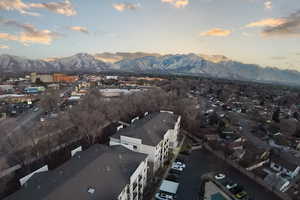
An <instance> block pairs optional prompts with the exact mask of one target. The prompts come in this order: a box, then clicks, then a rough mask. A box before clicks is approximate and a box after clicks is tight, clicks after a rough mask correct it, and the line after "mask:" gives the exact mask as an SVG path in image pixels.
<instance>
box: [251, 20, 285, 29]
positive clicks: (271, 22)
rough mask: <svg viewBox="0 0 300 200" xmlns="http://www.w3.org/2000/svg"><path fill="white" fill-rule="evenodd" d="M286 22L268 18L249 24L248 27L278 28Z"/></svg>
mask: <svg viewBox="0 0 300 200" xmlns="http://www.w3.org/2000/svg"><path fill="white" fill-rule="evenodd" d="M285 22H286V20H285V19H282V18H268V19H263V20H260V21H256V22H252V23H250V24H247V25H246V27H248V28H251V27H276V26H279V25H281V24H284V23H285Z"/></svg>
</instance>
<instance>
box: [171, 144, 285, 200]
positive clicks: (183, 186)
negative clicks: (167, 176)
mask: <svg viewBox="0 0 300 200" xmlns="http://www.w3.org/2000/svg"><path fill="white" fill-rule="evenodd" d="M186 165H187V167H186V169H185V171H184V173H183V174H182V176H181V177H180V179H179V189H178V192H177V199H178V200H198V192H199V188H200V184H201V176H202V175H203V174H205V173H208V172H213V171H222V172H224V173H226V174H227V176H228V177H230V179H232V181H234V182H236V183H240V184H241V185H243V186H244V187H245V190H246V191H247V192H248V193H249V195H250V196H251V197H252V198H253V199H255V200H279V198H277V197H276V196H275V195H273V194H272V193H270V192H268V191H266V190H265V189H264V188H263V187H262V186H260V185H258V184H256V183H255V182H254V181H252V180H250V179H249V178H248V177H246V176H244V175H243V174H241V173H240V172H238V171H237V170H235V169H234V168H232V167H230V166H229V165H227V164H226V163H225V162H223V161H221V160H219V159H217V158H216V157H215V156H214V155H212V154H211V153H209V152H207V151H205V150H197V151H193V152H192V153H191V155H189V156H187V160H186Z"/></svg>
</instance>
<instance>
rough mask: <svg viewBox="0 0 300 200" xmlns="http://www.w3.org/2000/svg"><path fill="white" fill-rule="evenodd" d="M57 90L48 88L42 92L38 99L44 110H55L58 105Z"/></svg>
mask: <svg viewBox="0 0 300 200" xmlns="http://www.w3.org/2000/svg"><path fill="white" fill-rule="evenodd" d="M59 101H60V97H59V92H58V91H56V90H50V91H48V92H47V93H45V94H43V96H42V97H41V100H40V105H41V106H42V108H43V109H44V110H45V112H52V111H57V110H58V107H59Z"/></svg>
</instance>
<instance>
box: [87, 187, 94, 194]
mask: <svg viewBox="0 0 300 200" xmlns="http://www.w3.org/2000/svg"><path fill="white" fill-rule="evenodd" d="M95 191H96V190H95V188H91V187H90V188H88V190H87V192H88V193H90V194H94V193H95Z"/></svg>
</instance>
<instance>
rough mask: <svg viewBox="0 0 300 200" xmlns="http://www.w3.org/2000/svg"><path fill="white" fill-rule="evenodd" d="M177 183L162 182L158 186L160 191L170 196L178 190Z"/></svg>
mask: <svg viewBox="0 0 300 200" xmlns="http://www.w3.org/2000/svg"><path fill="white" fill-rule="evenodd" d="M178 186H179V183H176V182H173V181H168V180H163V181H162V184H161V185H160V188H159V189H160V191H164V192H168V193H171V194H176V192H177V189H178Z"/></svg>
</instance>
